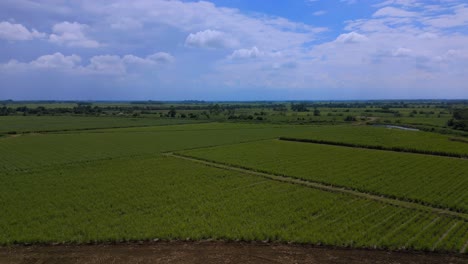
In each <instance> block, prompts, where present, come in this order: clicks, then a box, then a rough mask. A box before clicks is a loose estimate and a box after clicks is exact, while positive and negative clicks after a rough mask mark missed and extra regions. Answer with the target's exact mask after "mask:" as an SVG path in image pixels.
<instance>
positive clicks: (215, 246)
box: [0, 242, 468, 264]
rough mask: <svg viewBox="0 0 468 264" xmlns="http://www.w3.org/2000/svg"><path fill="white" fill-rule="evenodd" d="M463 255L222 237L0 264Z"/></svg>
mask: <svg viewBox="0 0 468 264" xmlns="http://www.w3.org/2000/svg"><path fill="white" fill-rule="evenodd" d="M467 261H468V258H467V257H466V256H461V255H442V254H433V253H432V254H431V253H429V254H428V253H407V252H387V251H376V250H356V249H353V250H350V249H328V248H320V247H311V246H299V245H279V244H261V243H240V242H237V243H224V242H198V243H197V242H158V243H149V244H128V245H84V246H33V247H13V248H0V264H26V263H57V264H59V263H60V264H72V263H76V264H78V263H79V264H97V263H114V264H120V263H122V264H123V263H130V262H131V263H194V264H195V263H196V264H198V263H200V264H211V263H283V264H293V263H310V264H387V263H392V264H400V263H401V264H439V263H450V264H464V263H467Z"/></svg>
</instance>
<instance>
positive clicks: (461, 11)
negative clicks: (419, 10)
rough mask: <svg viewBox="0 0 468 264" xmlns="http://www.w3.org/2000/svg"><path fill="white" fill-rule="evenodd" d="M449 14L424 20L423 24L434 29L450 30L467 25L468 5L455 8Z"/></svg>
mask: <svg viewBox="0 0 468 264" xmlns="http://www.w3.org/2000/svg"><path fill="white" fill-rule="evenodd" d="M452 12H453V13H451V14H444V15H438V16H433V17H428V18H426V19H424V20H423V21H424V23H425V24H427V25H430V26H433V27H436V28H451V27H459V26H466V25H468V5H458V6H455V7H454V8H453V10H452Z"/></svg>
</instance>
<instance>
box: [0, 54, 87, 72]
mask: <svg viewBox="0 0 468 264" xmlns="http://www.w3.org/2000/svg"><path fill="white" fill-rule="evenodd" d="M80 62H81V57H80V56H78V55H75V54H72V55H69V56H66V55H63V54H62V53H60V52H56V53H54V54H50V55H43V56H40V57H38V58H37V59H35V60H33V61H30V62H19V61H17V60H10V61H9V62H7V63H5V64H0V69H2V70H5V71H13V72H15V71H24V70H39V69H45V70H47V69H57V70H60V71H67V70H70V69H76V68H77V67H79V63H80Z"/></svg>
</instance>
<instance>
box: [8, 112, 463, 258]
mask: <svg viewBox="0 0 468 264" xmlns="http://www.w3.org/2000/svg"><path fill="white" fill-rule="evenodd" d="M8 118H12V117H6V118H4V119H2V118H0V121H2V123H1V124H2V125H3V124H7V126H2V128H1V129H3V131H7V130H9V129H10V128H12V127H15V126H16V128H17V129H18V131H30V129H31V128H33V129H45V130H50V131H53V132H50V133H41V134H34V133H31V134H24V135H17V136H15V137H13V136H5V137H2V138H0V181H1V182H2V184H0V208H2V213H1V214H0V234H1V235H0V244H1V245H11V244H24V243H33V244H34V243H55V242H64V243H85V242H116V241H129V240H151V239H155V238H159V239H168V240H170V239H187V238H190V239H192V240H199V239H221V240H245V241H252V240H269V241H279V242H295V243H307V244H320V245H330V246H345V247H359V248H382V249H416V250H429V251H431V250H434V251H449V252H461V251H465V250H466V249H465V245H466V244H467V241H468V222H466V221H463V220H460V219H457V218H454V217H450V216H444V215H440V214H436V213H431V212H423V211H417V210H412V209H408V208H403V207H398V206H393V205H390V204H386V203H382V202H378V201H374V200H369V199H364V198H362V197H355V196H353V195H349V194H340V193H331V192H325V191H321V190H317V189H312V188H310V187H306V186H300V185H293V184H289V183H282V182H276V181H271V180H268V179H264V178H262V177H258V176H255V175H247V174H243V173H241V172H232V171H227V170H222V169H217V168H212V167H207V166H204V165H201V164H196V163H194V162H190V161H183V160H179V159H176V158H171V157H165V156H163V155H161V154H162V153H164V152H183V153H186V154H189V155H193V156H197V157H203V158H206V159H211V160H216V161H221V162H226V163H232V164H238V165H240V166H244V167H250V168H254V169H257V170H265V171H271V172H278V173H280V174H286V175H288V176H294V177H298V178H304V179H308V180H317V181H322V182H327V183H331V184H337V185H340V184H342V185H345V186H348V187H351V188H356V189H360V190H361V189H362V190H365V191H369V192H375V193H379V194H385V195H388V196H392V195H394V196H397V197H400V198H404V199H409V200H416V201H418V202H424V203H428V204H431V205H434V206H440V207H444V206H447V207H449V208H450V209H451V210H461V211H466V209H467V208H466V204H468V200H467V199H468V197H467V196H466V195H464V194H465V193H466V188H465V186H466V183H467V180H468V178H467V177H466V176H467V175H466V171H468V170H466V168H467V167H466V166H467V165H466V164H467V163H466V160H460V159H448V158H441V157H432V156H424V155H414V154H404V153H389V152H383V151H375V150H365V149H354V148H343V147H336V146H326V145H320V146H317V145H315V144H305V143H294V142H281V141H278V140H275V139H276V138H279V137H281V136H286V137H294V138H316V137H322V138H324V139H329V138H331V139H333V140H338V141H343V142H348V141H349V142H357V143H360V142H361V143H362V142H364V143H365V144H380V145H385V146H394V145H396V146H398V145H399V144H412V145H411V146H412V147H415V148H418V149H423V150H424V149H436V150H444V151H445V150H447V149H450V150H451V151H454V152H455V153H466V152H465V151H466V146H467V144H466V143H464V142H459V141H450V140H448V139H447V138H446V137H445V136H441V135H437V134H433V133H423V132H421V134H420V133H419V132H417V133H416V134H409V133H410V132H407V131H398V132H397V133H395V132H396V131H395V130H386V129H383V128H374V127H361V126H356V127H354V126H308V125H295V126H293V125H271V124H242V123H203V124H177V125H166V124H173V123H170V122H177V121H179V120H175V121H172V120H169V121H170V122H169V123H165V121H164V120H153V121H154V122H155V123H151V124H148V126H146V125H144V124H141V123H139V122H140V121H135V122H136V123H135V126H133V125H131V124H132V123H131V122H133V121H130V120H131V119H126V118H115V120H114V119H113V118H100V117H96V118H91V117H90V118H84V117H83V118H82V119H80V118H75V117H73V118H70V117H66V118H65V117H63V118H64V119H62V117H48V118H45V119H41V118H43V117H35V118H34V120H33V119H31V122H30V123H28V119H27V118H28V117H26V119H20V118H22V117H14V118H17V119H14V118H13V119H11V120H9V121H8V122H10V123H8V122H6V123H4V122H3V121H4V120H7V119H8ZM15 120H16V121H15ZM18 120H21V121H18ZM40 120H42V121H43V122H44V123H43V124H42V123H41V121H40ZM103 120H105V121H103ZM112 120H113V121H112ZM137 120H146V121H148V120H150V119H145V118H141V119H137ZM146 121H145V122H146ZM153 121H151V122H153ZM114 122H115V123H114ZM148 122H150V121H148ZM129 124H130V125H129ZM127 125H128V126H129V127H127V128H112V127H114V126H127ZM5 127H7V128H5ZM91 128H102V129H91ZM77 129H89V130H77ZM63 130H67V131H63ZM399 132H403V133H399ZM372 136H374V138H372ZM419 136H422V137H423V138H424V140H420V139H419ZM381 137H382V138H383V139H380V138H381ZM428 142H430V143H429V144H428ZM455 146H456V147H455ZM350 176H352V177H350ZM437 184H439V185H438V187H436V185H437Z"/></svg>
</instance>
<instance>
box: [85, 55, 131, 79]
mask: <svg viewBox="0 0 468 264" xmlns="http://www.w3.org/2000/svg"><path fill="white" fill-rule="evenodd" d="M86 69H87V70H89V71H90V72H91V73H100V74H110V75H123V74H125V73H126V67H125V63H124V61H123V60H122V58H120V56H116V55H99V56H94V57H92V58H91V59H90V64H89V65H88V66H86Z"/></svg>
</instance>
